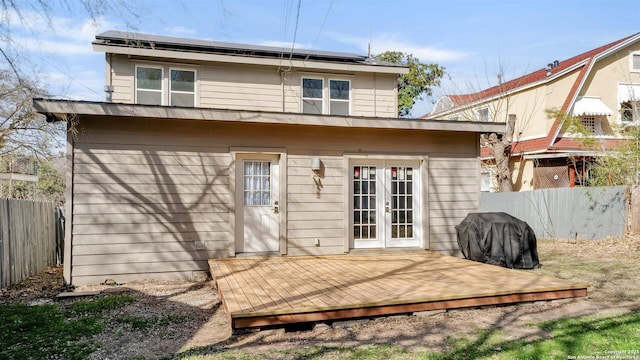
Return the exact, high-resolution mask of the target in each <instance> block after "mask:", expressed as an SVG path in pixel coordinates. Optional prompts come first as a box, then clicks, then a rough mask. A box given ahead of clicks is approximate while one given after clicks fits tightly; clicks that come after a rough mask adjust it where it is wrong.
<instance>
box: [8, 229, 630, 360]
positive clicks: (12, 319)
mask: <svg viewBox="0 0 640 360" xmlns="http://www.w3.org/2000/svg"><path fill="white" fill-rule="evenodd" d="M538 250H539V252H540V258H541V262H542V263H543V264H544V266H543V267H542V268H541V269H537V270H535V271H536V272H539V273H541V274H544V275H550V276H555V277H559V278H564V279H571V280H575V281H577V282H585V283H589V284H591V287H590V289H589V293H590V295H589V297H590V300H584V301H583V302H582V304H586V303H589V304H596V305H598V306H599V309H600V308H601V309H609V308H616V309H622V308H623V309H626V310H625V311H617V312H605V314H607V315H598V316H594V315H591V316H576V317H571V316H568V315H566V313H565V312H564V311H565V310H566V309H567V308H566V307H565V306H566V305H558V308H559V309H560V312H559V313H558V316H556V317H554V318H553V319H554V320H548V319H550V318H549V317H546V318H544V317H543V318H542V319H547V320H546V321H542V320H540V318H539V317H535V316H534V315H535V314H534V315H532V316H533V317H530V319H538V320H530V319H523V320H522V322H521V323H519V325H518V327H517V328H513V327H512V328H511V329H528V330H531V331H529V332H528V334H534V336H526V337H522V336H514V334H513V333H510V332H509V329H508V328H505V327H504V326H503V325H498V324H497V323H495V322H490V324H491V325H490V326H485V327H482V328H480V327H478V328H474V329H475V331H474V329H469V330H470V331H466V332H464V333H458V332H455V331H454V332H448V333H446V334H442V333H440V334H439V336H440V340H439V344H440V346H439V347H438V348H440V349H443V350H441V351H427V350H424V349H425V347H421V346H420V345H422V344H420V342H419V341H417V342H415V343H414V344H413V345H406V344H400V342H396V341H380V340H376V338H373V339H370V340H365V341H361V340H358V331H359V330H358V329H353V330H348V331H347V330H335V329H331V330H330V331H334V332H340V331H343V333H344V334H345V335H344V339H345V341H343V342H339V341H338V342H335V341H334V342H331V341H329V342H323V341H322V340H317V339H315V336H316V333H314V332H311V333H310V334H311V335H309V336H310V338H306V339H305V340H300V338H301V337H298V338H297V340H296V335H295V334H291V335H290V334H287V333H282V334H281V335H279V336H280V338H278V339H276V342H275V345H274V343H269V342H268V341H267V342H266V343H262V342H260V341H257V342H249V344H250V345H243V344H242V343H243V341H245V340H246V339H247V337H243V336H242V335H240V336H233V337H231V338H230V339H227V340H224V341H219V342H210V343H208V345H202V346H199V347H192V348H190V349H188V350H186V351H183V352H179V350H178V348H177V347H176V348H173V349H172V350H170V351H165V352H156V353H155V354H156V355H153V356H150V357H148V358H154V359H155V358H162V359H193V360H195V359H374V360H375V359H380V360H390V359H425V360H448V359H505V360H506V359H570V358H571V357H572V356H573V357H575V358H579V357H582V358H583V359H585V358H589V357H591V358H593V359H595V358H597V357H598V356H600V358H601V359H604V358H607V357H608V358H609V359H634V358H635V359H640V307H639V305H640V302H639V299H640V288H639V287H638V285H637V284H640V238H637V239H632V240H629V239H621V240H620V239H618V240H616V239H610V240H607V241H602V242H580V241H555V240H543V241H540V243H539V246H538ZM154 299H155V298H151V300H150V298H146V300H143V298H141V297H139V296H134V295H131V294H129V293H123V294H111V295H101V296H98V297H94V298H89V299H84V298H83V299H76V300H70V301H59V302H56V303H53V304H45V305H27V304H24V303H22V302H21V300H20V299H19V298H18V299H17V300H13V301H8V302H1V301H0V359H72V360H73V359H85V358H87V357H89V355H90V354H91V353H93V352H94V351H96V350H97V349H100V350H99V351H102V350H104V349H109V347H108V346H105V345H104V344H103V343H102V342H101V341H105V340H106V339H109V337H110V336H111V337H113V338H115V337H118V341H124V340H126V338H128V337H131V336H133V335H135V339H133V340H131V343H133V344H138V342H140V341H143V340H144V339H150V342H149V343H147V345H138V348H137V349H139V348H142V347H144V346H151V345H153V343H154V342H155V343H160V342H162V341H163V339H165V340H166V339H167V336H171V334H172V329H173V331H175V330H176V329H179V328H182V329H185V328H187V327H189V325H183V323H189V321H192V322H191V324H193V320H194V316H195V315H194V313H193V312H192V311H189V310H188V309H187V310H185V309H184V308H183V309H182V310H181V311H178V310H177V308H176V309H175V310H173V311H170V312H166V313H161V312H155V313H151V312H148V309H149V306H150V304H153V303H154V302H155V300H154ZM0 300H2V299H0ZM169 304H170V305H171V306H172V307H174V308H175V307H176V306H177V305H176V304H177V303H172V302H169ZM622 305H624V306H622ZM132 307H137V308H138V309H143V312H132V311H127V309H130V308H132ZM532 309H537V308H535V307H533V308H532ZM497 310H499V309H497ZM474 311H475V312H474ZM471 313H473V314H474V315H473V316H485V315H486V314H487V310H473V311H472V310H468V311H467V310H463V311H460V312H458V314H461V315H459V316H460V317H462V321H464V316H471V315H465V314H471ZM210 314H211V313H207V315H206V316H210ZM563 316H564V317H563ZM453 318H455V317H453ZM453 318H452V317H450V316H442V317H440V318H438V320H431V321H432V322H431V323H429V322H424V323H422V322H420V323H418V326H420V327H422V328H425V327H428V326H434V327H435V326H437V325H433V324H437V323H438V321H449V320H451V319H453ZM425 321H429V320H425ZM371 323H375V322H374V321H372V322H371ZM199 324H202V323H199ZM385 324H388V325H385V326H390V327H393V326H396V328H391V329H390V331H391V332H393V331H399V330H402V328H401V327H400V326H402V325H397V324H396V325H394V323H393V321H390V322H388V323H385ZM399 324H402V323H399ZM463 324H464V326H465V327H466V326H467V323H466V322H463ZM191 326H192V327H194V329H192V330H193V331H196V330H198V328H199V325H196V326H193V325H191ZM364 326H373V325H364ZM436 329H437V328H436ZM125 330H126V331H125ZM105 336H106V337H105ZM154 336H155V337H154ZM100 339H101V340H100ZM514 339H515V340H514ZM150 344H151V345H150ZM182 344H185V343H184V342H181V343H180V345H182ZM262 345H267V347H266V348H265V349H260V346H262ZM112 346H113V345H112ZM182 350H184V349H182ZM113 354H118V353H117V352H114V353H113ZM129 354H131V353H129ZM134 354H135V355H133V356H131V355H127V356H116V357H118V358H134V359H145V357H144V356H142V355H140V353H139V352H138V350H136V352H135V353H134ZM94 356H95V354H94Z"/></svg>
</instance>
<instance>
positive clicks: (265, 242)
mask: <svg viewBox="0 0 640 360" xmlns="http://www.w3.org/2000/svg"><path fill="white" fill-rule="evenodd" d="M237 164H238V167H239V168H240V169H239V170H240V171H237V172H236V174H237V175H236V181H237V184H236V189H240V190H241V191H242V194H241V202H240V205H241V216H242V218H241V221H240V223H241V224H242V225H241V229H240V233H239V234H238V235H240V236H241V239H238V240H239V244H237V245H238V246H236V250H237V251H238V252H273V251H278V250H279V233H280V227H279V224H280V216H279V198H278V194H279V184H278V178H279V166H278V157H277V156H269V155H260V156H247V157H244V158H242V159H238V163H237ZM236 216H238V214H237V215H236Z"/></svg>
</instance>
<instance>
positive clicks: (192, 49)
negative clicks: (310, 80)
mask: <svg viewBox="0 0 640 360" xmlns="http://www.w3.org/2000/svg"><path fill="white" fill-rule="evenodd" d="M92 45H93V49H94V50H95V51H101V52H105V53H107V54H121V55H127V56H132V57H144V58H158V59H166V60H171V59H178V60H189V61H205V62H222V63H235V64H245V65H263V66H274V67H281V68H297V69H302V70H308V71H318V70H320V71H342V72H353V73H357V72H366V73H383V74H406V73H408V72H409V68H408V67H407V66H404V65H398V64H392V63H387V62H382V61H379V60H376V59H374V58H369V57H366V56H361V55H356V54H350V53H342V52H329V51H317V50H305V49H300V50H296V49H291V48H279V47H271V46H258V45H245V44H234V43H223V42H216V41H208V40H194V39H184V38H175V37H169V36H158V35H148V34H139V33H130V32H123V31H107V32H104V33H102V34H98V35H96V40H95V41H94V42H93V43H92Z"/></svg>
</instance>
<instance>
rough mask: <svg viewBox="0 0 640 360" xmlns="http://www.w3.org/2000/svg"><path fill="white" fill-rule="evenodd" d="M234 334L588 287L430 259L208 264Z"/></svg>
mask: <svg viewBox="0 0 640 360" xmlns="http://www.w3.org/2000/svg"><path fill="white" fill-rule="evenodd" d="M209 267H210V269H211V274H212V275H213V278H214V280H215V282H216V285H217V288H218V292H219V293H220V297H221V299H222V302H223V305H224V307H225V310H226V311H227V315H228V317H229V321H230V323H231V326H232V328H234V329H235V328H245V327H258V326H268V325H282V324H289V323H299V322H313V321H327V320H334V319H346V318H360V317H370V316H379V315H390V314H399V313H410V312H417V311H425V310H437V309H450V308H461V307H470V306H482V305H497V304H508V303H517V302H527V301H538V300H553V299H562V298H570V297H583V296H587V285H584V284H576V283H572V282H570V281H566V280H560V279H555V278H551V277H546V276H541V275H538V274H535V273H532V272H529V271H525V270H511V269H505V268H501V267H498V266H493V265H486V264H481V263H477V262H473V261H469V260H463V259H459V258H455V257H451V256H444V255H440V254H437V253H435V252H430V251H427V252H421V253H419V254H395V255H389V254H382V255H380V254H378V255H336V256H322V257H272V258H231V259H212V260H209Z"/></svg>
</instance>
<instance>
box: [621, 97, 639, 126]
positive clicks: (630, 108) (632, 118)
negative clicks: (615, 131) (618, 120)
mask: <svg viewBox="0 0 640 360" xmlns="http://www.w3.org/2000/svg"><path fill="white" fill-rule="evenodd" d="M639 110H640V101H625V102H623V103H621V104H620V113H621V114H622V121H623V122H638V121H639V120H640V116H639V115H640V114H639V113H638V111H639Z"/></svg>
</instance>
